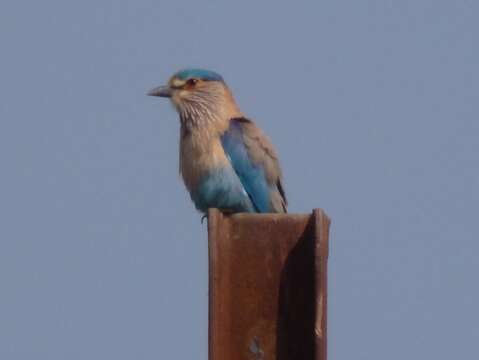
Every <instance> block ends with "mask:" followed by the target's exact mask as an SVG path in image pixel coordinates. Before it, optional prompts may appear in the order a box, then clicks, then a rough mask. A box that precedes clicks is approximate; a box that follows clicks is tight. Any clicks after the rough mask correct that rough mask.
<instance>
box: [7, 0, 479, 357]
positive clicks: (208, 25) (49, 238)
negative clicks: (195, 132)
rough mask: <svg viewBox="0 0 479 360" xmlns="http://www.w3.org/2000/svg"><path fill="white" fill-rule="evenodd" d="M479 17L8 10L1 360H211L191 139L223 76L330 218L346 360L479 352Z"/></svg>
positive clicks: (436, 11)
mask: <svg viewBox="0 0 479 360" xmlns="http://www.w3.org/2000/svg"><path fill="white" fill-rule="evenodd" d="M478 16H479V3H478V2H477V1H463V0H456V1H446V0H401V1H399V0H397V1H390V0H389V1H384V0H382V1H379V0H377V1H373V0H365V1H357V0H339V1H321V2H319V1H314V2H313V1H311V2H284V3H280V2H276V1H274V2H273V1H266V2H259V1H236V2H231V3H228V2H220V1H203V2H199V1H193V0H191V1H158V0H156V1H152V0H137V1H129V2H127V1H106V0H95V1H92V0H85V1H76V2H73V1H59V0H58V1H53V0H45V1H11V0H10V1H8V0H7V1H5V0H4V1H2V3H1V5H0V46H1V48H0V49H1V62H0V64H1V66H0V99H1V101H0V119H1V121H0V164H1V177H0V184H1V186H0V199H1V201H0V219H1V226H0V358H2V359H9V360H20V359H22V360H23V359H33V358H35V359H49V360H60V359H61V360H63V359H70V360H75V359H78V360H80V359H81V360H83V359H92V360H94V359H116V360H123V359H125V360H126V359H207V352H206V349H207V248H206V245H207V244H206V228H205V226H204V225H201V224H200V216H199V214H198V213H197V212H196V211H195V210H194V208H193V206H192V204H191V203H190V200H189V197H188V195H187V193H186V191H185V189H184V186H183V184H182V183H181V181H180V178H179V175H178V155H177V149H178V145H177V138H178V127H179V126H178V121H177V116H176V114H175V113H174V111H173V109H172V107H171V106H170V105H169V104H167V102H166V101H162V99H155V98H151V97H147V96H145V92H146V91H147V90H148V89H149V88H151V87H152V86H155V85H159V84H161V83H163V82H165V81H166V80H167V78H168V77H169V76H170V75H171V73H173V72H174V71H176V70H178V69H179V68H183V67H189V66H195V67H196V66H199V67H206V68H210V69H214V70H216V71H218V72H220V73H221V74H222V75H223V76H224V77H225V79H226V80H227V82H228V83H229V84H230V86H231V88H232V89H233V91H234V93H235V95H236V98H237V100H238V102H239V104H240V106H241V108H242V110H243V111H244V112H245V113H246V114H248V115H249V116H251V117H252V118H254V119H256V120H257V122H258V123H259V125H260V126H261V127H262V128H263V129H264V130H265V132H266V133H267V134H268V135H270V137H271V138H272V140H273V142H274V143H275V144H276V147H277V148H278V151H279V154H280V157H281V160H282V165H283V169H284V173H285V184H286V190H287V193H288V196H289V200H290V210H291V211H293V212H309V211H310V210H311V209H312V208H314V207H322V208H324V209H325V210H326V211H327V212H328V213H329V215H330V216H331V217H332V219H333V227H332V233H331V255H330V317H329V319H330V323H329V325H330V327H329V339H330V359H332V360H335V359H352V358H354V359H365V360H371V359H390V360H395V359H403V358H405V357H407V358H414V359H416V358H417V359H454V358H457V359H462V358H464V359H466V358H473V357H474V356H475V355H474V354H477V344H478V342H479V325H478V324H479V312H478V310H477V304H478V303H479V288H478V285H477V284H478V281H477V276H478V271H479V266H478V265H479V264H478V263H479V260H478V259H479V257H478V253H479V244H478V240H479V230H478V205H479V191H478V185H479V101H478V94H479V70H478V68H479V65H478V64H479V50H478V49H479V48H478V46H477V39H478V36H479V22H478Z"/></svg>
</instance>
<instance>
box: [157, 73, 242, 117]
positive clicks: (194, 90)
mask: <svg viewBox="0 0 479 360" xmlns="http://www.w3.org/2000/svg"><path fill="white" fill-rule="evenodd" d="M148 95H150V96H159V97H166V98H170V100H171V102H172V103H173V105H174V106H175V108H176V110H177V111H178V113H179V114H180V117H182V118H193V117H201V116H210V117H211V116H219V115H225V116H226V115H229V114H221V113H222V112H225V111H228V110H229V112H231V111H233V112H235V111H236V112H238V111H239V110H238V109H237V107H236V104H235V102H234V100H233V97H232V95H231V92H230V90H229V89H228V87H227V85H226V83H225V82H224V80H223V77H222V76H221V75H219V74H218V73H216V72H214V71H210V70H203V69H186V70H181V71H179V72H177V73H175V74H174V75H173V76H172V77H171V78H170V80H169V81H168V84H167V85H164V86H158V87H155V88H153V89H151V90H150V91H149V92H148Z"/></svg>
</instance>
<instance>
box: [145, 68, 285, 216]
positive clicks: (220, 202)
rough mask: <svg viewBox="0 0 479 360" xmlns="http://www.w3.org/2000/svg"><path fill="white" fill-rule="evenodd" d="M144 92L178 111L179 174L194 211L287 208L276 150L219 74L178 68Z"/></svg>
mask: <svg viewBox="0 0 479 360" xmlns="http://www.w3.org/2000/svg"><path fill="white" fill-rule="evenodd" d="M148 95H150V96H159V97H166V98H169V99H170V100H171V102H172V104H173V106H174V107H175V109H176V110H177V112H178V114H179V118H180V124H181V126H180V173H181V175H182V177H183V180H184V183H185V185H186V188H187V189H188V191H189V193H190V196H191V199H192V200H193V202H194V204H195V206H196V208H197V209H198V210H200V211H201V212H203V213H206V212H207V211H208V208H219V209H220V210H221V211H223V212H227V213H238V212H249V213H285V212H286V206H287V201H286V196H285V193H284V190H283V184H282V175H281V168H280V166H279V161H278V156H277V155H276V151H275V150H274V148H273V145H272V144H271V142H270V140H269V139H268V138H267V137H266V136H265V135H264V134H263V132H262V131H261V130H260V129H259V128H258V127H257V126H256V125H255V123H254V122H253V121H252V120H251V119H248V118H247V117H245V116H244V115H243V113H242V112H241V111H240V109H239V107H238V105H237V104H236V102H235V100H234V98H233V94H232V92H231V90H230V89H229V88H228V86H227V85H226V83H225V81H224V80H223V77H221V75H219V74H218V73H216V72H213V71H209V70H203V69H186V70H182V71H179V72H177V73H175V74H174V75H173V76H172V77H171V78H170V80H169V81H168V84H167V85H165V86H159V87H156V88H154V89H152V90H150V91H149V92H148Z"/></svg>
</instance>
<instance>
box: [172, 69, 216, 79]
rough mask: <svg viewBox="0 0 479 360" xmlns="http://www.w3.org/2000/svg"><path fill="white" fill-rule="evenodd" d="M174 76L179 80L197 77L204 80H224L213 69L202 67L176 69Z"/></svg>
mask: <svg viewBox="0 0 479 360" xmlns="http://www.w3.org/2000/svg"><path fill="white" fill-rule="evenodd" d="M175 77H177V78H178V79H181V80H188V79H190V78H197V79H200V80H204V81H224V80H223V77H222V76H221V75H220V74H218V73H215V72H214V71H210V70H204V69H185V70H181V71H178V72H177V73H176V74H175Z"/></svg>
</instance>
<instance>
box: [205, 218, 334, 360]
mask: <svg viewBox="0 0 479 360" xmlns="http://www.w3.org/2000/svg"><path fill="white" fill-rule="evenodd" d="M328 233H329V219H328V217H327V216H326V214H325V213H324V212H323V211H321V210H319V209H317V210H314V211H313V213H312V214H299V215H298V214H235V215H229V216H227V215H223V214H222V213H221V212H219V211H218V210H215V209H211V210H210V212H209V216H208V234H209V266H210V267H209V360H225V359H228V360H244V359H252V360H290V359H295V360H296V359H298V360H302V359H315V360H326V352H327V349H326V342H327V332H326V326H327V316H326V315H327V258H328Z"/></svg>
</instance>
